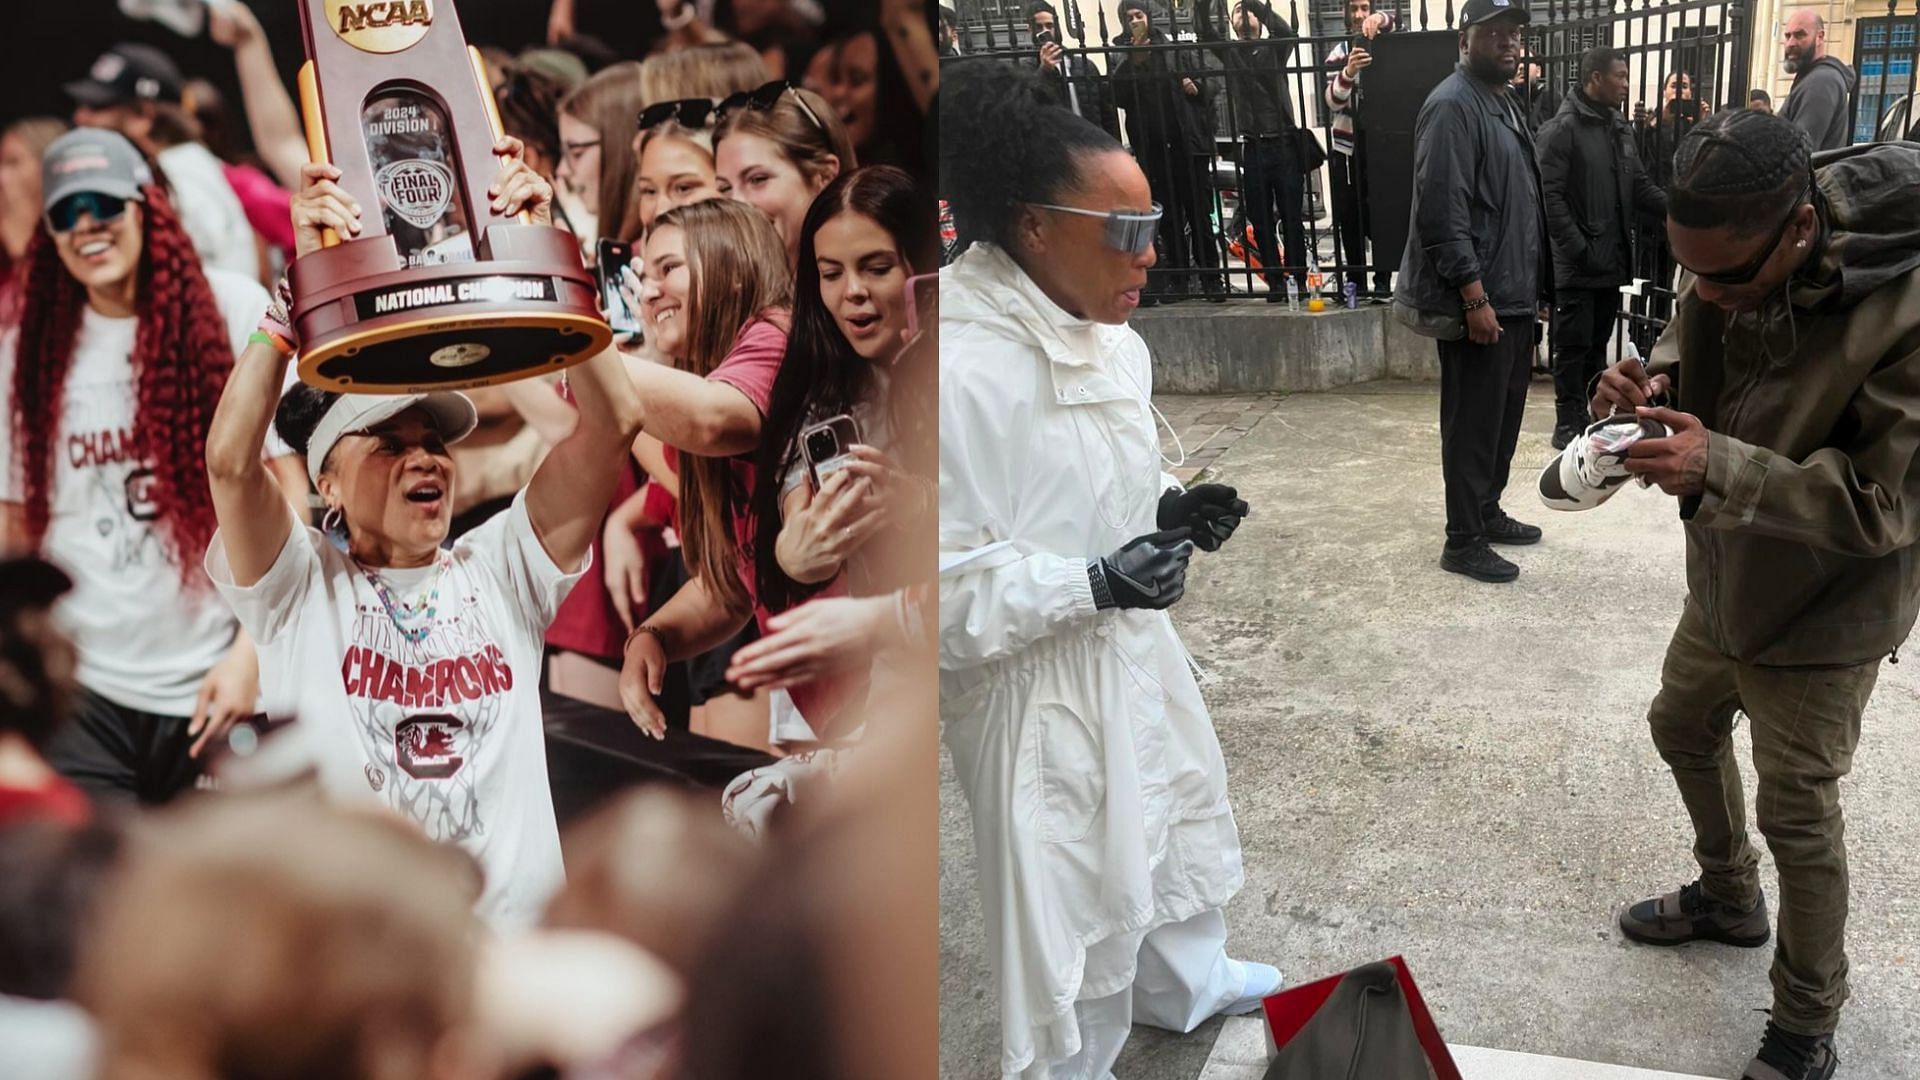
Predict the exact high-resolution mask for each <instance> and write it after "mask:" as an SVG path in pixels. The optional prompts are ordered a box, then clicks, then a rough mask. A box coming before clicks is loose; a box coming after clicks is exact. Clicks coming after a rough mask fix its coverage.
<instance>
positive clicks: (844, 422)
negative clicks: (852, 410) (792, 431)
mask: <svg viewBox="0 0 1920 1080" xmlns="http://www.w3.org/2000/svg"><path fill="white" fill-rule="evenodd" d="M859 441H860V425H858V424H856V423H854V422H853V417H851V416H848V415H847V414H845V413H841V414H840V415H839V416H835V417H830V418H828V419H826V420H822V421H820V422H819V423H817V424H809V425H808V426H807V427H805V428H803V429H801V431H800V456H801V457H803V458H805V459H806V462H807V475H808V476H809V477H810V478H812V480H813V490H815V491H819V490H820V485H821V483H822V482H824V481H825V480H826V478H827V477H829V476H831V475H833V474H834V473H835V472H838V471H839V470H841V469H844V468H846V467H847V465H848V464H850V463H851V462H852V461H853V446H854V444H855V443H858V442H859Z"/></svg>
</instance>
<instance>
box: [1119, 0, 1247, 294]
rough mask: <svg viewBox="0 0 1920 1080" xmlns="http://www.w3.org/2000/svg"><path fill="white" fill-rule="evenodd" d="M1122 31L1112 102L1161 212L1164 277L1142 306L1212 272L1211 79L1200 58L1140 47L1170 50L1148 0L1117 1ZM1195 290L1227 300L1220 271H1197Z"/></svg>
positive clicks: (1215, 247) (1150, 287)
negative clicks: (1191, 275) (1192, 276)
mask: <svg viewBox="0 0 1920 1080" xmlns="http://www.w3.org/2000/svg"><path fill="white" fill-rule="evenodd" d="M1120 17H1121V18H1122V19H1123V20H1125V22H1126V24H1127V32H1126V33H1124V34H1121V35H1119V36H1118V37H1116V38H1114V39H1113V44H1114V45H1115V46H1116V47H1118V48H1120V50H1121V51H1120V53H1119V54H1118V55H1120V56H1121V57H1124V59H1122V60H1121V61H1120V63H1119V64H1117V65H1116V66H1115V67H1114V69H1113V75H1112V82H1113V97H1114V102H1115V103H1116V104H1118V105H1119V106H1120V107H1121V108H1122V109H1125V110H1126V112H1127V144H1128V145H1129V146H1130V147H1131V148H1132V150H1133V156H1134V157H1135V158H1136V159H1138V160H1139V162H1140V168H1141V170H1142V171H1143V172H1145V173H1146V174H1147V183H1148V185H1149V186H1150V187H1151V188H1152V189H1153V197H1154V198H1155V199H1156V200H1158V201H1159V203H1160V204H1161V207H1162V209H1163V211H1164V215H1163V216H1162V217H1161V219H1160V249H1161V254H1162V258H1161V260H1160V262H1161V265H1162V266H1164V267H1165V268H1167V270H1169V271H1170V273H1169V274H1167V275H1164V276H1163V277H1162V279H1161V280H1160V281H1154V280H1153V279H1152V277H1151V276H1149V278H1148V281H1147V289H1146V291H1145V293H1143V295H1142V297H1141V303H1142V304H1143V305H1145V304H1149V303H1153V302H1154V301H1155V300H1157V299H1158V297H1157V295H1156V294H1158V293H1161V292H1164V291H1166V289H1167V282H1166V278H1167V277H1172V278H1174V279H1175V280H1174V283H1173V285H1172V288H1173V289H1174V290H1176V291H1180V290H1186V291H1197V290H1195V289H1194V288H1193V286H1192V284H1191V283H1189V282H1184V281H1181V280H1180V279H1181V278H1182V277H1184V276H1185V275H1186V273H1187V272H1188V271H1193V270H1196V269H1198V270H1202V271H1213V270H1216V269H1217V268H1218V267H1219V265H1220V245H1219V241H1218V239H1217V238H1216V237H1215V236H1214V235H1213V225H1212V220H1211V217H1210V215H1209V211H1210V210H1211V209H1212V206H1213V178H1212V169H1211V167H1210V166H1211V164H1212V162H1213V127H1214V120H1213V95H1214V91H1215V89H1216V86H1215V83H1214V80H1212V79H1209V78H1207V77H1206V75H1205V68H1204V66H1203V65H1202V63H1201V58H1200V57H1199V56H1198V55H1195V54H1194V53H1193V52H1192V51H1191V50H1189V49H1167V48H1164V47H1162V48H1143V46H1167V45H1171V44H1173V41H1172V39H1171V38H1169V37H1168V36H1167V35H1166V33H1165V32H1163V31H1162V30H1161V29H1160V28H1159V27H1157V26H1155V25H1153V22H1154V13H1153V9H1152V8H1151V7H1149V6H1148V0H1121V3H1120ZM1200 279H1201V280H1200V285H1201V286H1202V287H1204V288H1205V289H1206V291H1207V292H1208V293H1209V294H1211V295H1215V296H1219V297H1220V298H1222V299H1224V298H1225V292H1226V284H1225V283H1224V282H1223V281H1221V280H1220V276H1219V274H1218V273H1204V272H1203V273H1201V274H1200Z"/></svg>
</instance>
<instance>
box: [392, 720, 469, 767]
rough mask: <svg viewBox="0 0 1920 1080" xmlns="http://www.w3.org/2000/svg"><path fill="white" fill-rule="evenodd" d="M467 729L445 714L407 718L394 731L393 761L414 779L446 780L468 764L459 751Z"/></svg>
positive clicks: (458, 721) (459, 721)
mask: <svg viewBox="0 0 1920 1080" xmlns="http://www.w3.org/2000/svg"><path fill="white" fill-rule="evenodd" d="M466 726H467V725H466V724H465V723H463V722H461V720H460V719H459V718H458V717H454V716H449V715H447V714H446V713H434V714H431V715H428V716H413V717H408V718H407V719H406V720H403V721H401V722H400V723H399V724H398V725H397V726H396V727H395V728H394V729H393V760H394V761H395V762H396V763H398V764H399V766H400V767H401V768H402V769H405V770H406V771H407V775H408V776H411V777H413V778H414V779H415V780H445V779H446V778H447V777H449V776H452V775H453V774H454V773H457V772H459V771H460V766H462V765H464V764H466V762H467V759H466V758H464V757H462V756H461V755H460V754H459V752H458V751H459V740H460V733H461V731H462V730H463V729H464V728H465V727H466Z"/></svg>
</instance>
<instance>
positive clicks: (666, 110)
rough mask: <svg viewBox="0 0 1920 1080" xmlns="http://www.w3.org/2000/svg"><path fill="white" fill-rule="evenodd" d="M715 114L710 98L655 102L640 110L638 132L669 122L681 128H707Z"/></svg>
mask: <svg viewBox="0 0 1920 1080" xmlns="http://www.w3.org/2000/svg"><path fill="white" fill-rule="evenodd" d="M715 112H716V110H715V108H714V104H713V99H712V98H681V99H680V100H678V101H656V102H654V103H653V104H652V105H649V106H647V107H646V108H644V109H642V110H640V130H641V131H647V130H649V129H651V128H657V127H659V126H660V125H661V124H664V123H666V122H667V121H669V120H672V121H674V122H675V123H677V124H679V125H680V126H681V127H684V128H693V129H695V130H698V129H700V128H703V127H706V126H707V123H708V122H709V121H710V120H712V119H713V118H714V114H715Z"/></svg>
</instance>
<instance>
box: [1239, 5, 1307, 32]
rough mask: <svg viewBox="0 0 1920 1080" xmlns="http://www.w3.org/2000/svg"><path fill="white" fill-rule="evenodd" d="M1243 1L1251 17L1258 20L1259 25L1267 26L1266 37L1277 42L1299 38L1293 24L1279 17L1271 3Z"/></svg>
mask: <svg viewBox="0 0 1920 1080" xmlns="http://www.w3.org/2000/svg"><path fill="white" fill-rule="evenodd" d="M1245 3H1246V5H1247V10H1248V11H1251V12H1253V17H1254V18H1256V19H1259V20H1260V25H1261V26H1264V27H1266V28H1267V37H1269V38H1271V39H1272V40H1274V41H1279V42H1288V41H1296V40H1298V39H1299V37H1300V34H1299V32H1298V31H1296V30H1295V29H1294V28H1293V24H1292V23H1290V22H1288V21H1287V20H1286V19H1284V18H1281V16H1280V13H1279V12H1277V11H1275V10H1273V5H1271V4H1269V3H1267V0H1245Z"/></svg>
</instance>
